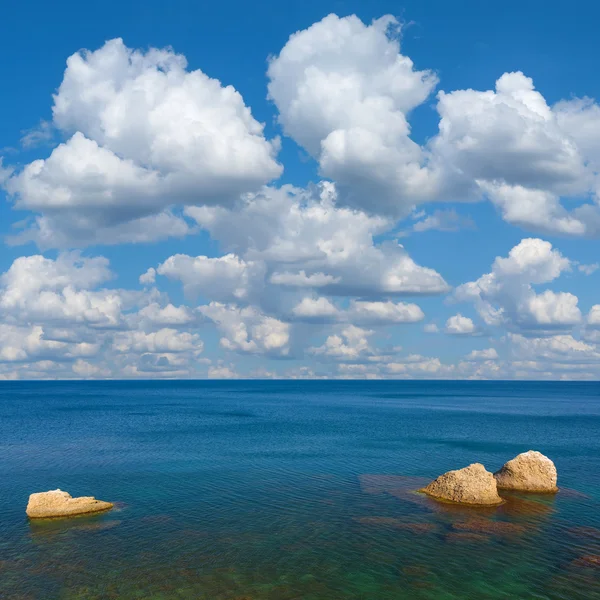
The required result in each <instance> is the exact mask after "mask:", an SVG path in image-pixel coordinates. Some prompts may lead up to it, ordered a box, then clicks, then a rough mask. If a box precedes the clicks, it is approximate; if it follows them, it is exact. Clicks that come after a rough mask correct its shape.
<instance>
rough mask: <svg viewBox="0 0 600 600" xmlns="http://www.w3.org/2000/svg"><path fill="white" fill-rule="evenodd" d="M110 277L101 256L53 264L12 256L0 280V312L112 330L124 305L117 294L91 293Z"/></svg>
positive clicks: (68, 257)
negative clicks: (11, 262) (10, 262)
mask: <svg viewBox="0 0 600 600" xmlns="http://www.w3.org/2000/svg"><path fill="white" fill-rule="evenodd" d="M111 277H112V273H111V271H110V269H109V267H108V261H107V260H106V259H105V258H103V257H97V258H83V257H81V256H80V255H79V254H77V253H71V254H62V255H59V256H58V258H57V259H56V260H52V259H49V258H44V257H43V256H40V255H35V256H22V257H20V258H17V259H16V260H15V261H14V262H13V264H12V265H11V267H10V268H9V269H8V271H6V273H4V274H3V275H2V276H1V277H0V311H2V312H4V313H5V314H7V315H13V316H16V317H18V318H19V319H21V320H23V321H40V322H50V321H56V320H64V321H68V322H71V323H87V324H88V325H92V326H96V327H115V326H118V325H119V324H120V322H121V318H122V315H121V311H122V309H123V308H125V307H126V305H127V304H129V302H128V300H127V294H124V293H123V292H120V291H119V290H98V291H92V290H90V289H87V288H94V287H96V286H98V285H99V284H100V283H104V282H106V281H107V280H109V279H110V278H111Z"/></svg>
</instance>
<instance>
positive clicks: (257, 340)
mask: <svg viewBox="0 0 600 600" xmlns="http://www.w3.org/2000/svg"><path fill="white" fill-rule="evenodd" d="M198 311H199V312H200V313H202V314H203V315H204V316H206V317H207V318H209V319H210V320H211V321H213V322H214V323H215V324H216V325H217V327H218V328H219V329H220V330H221V332H222V333H223V334H224V336H223V337H222V338H221V340H220V343H221V346H222V347H223V348H225V349H226V350H232V351H235V352H242V353H250V354H269V355H272V356H279V357H285V356H288V355H289V354H290V325H289V324H287V323H283V322H282V321H279V320H278V319H275V318H273V317H269V316H266V315H264V314H261V313H260V312H259V311H258V310H257V309H256V308H254V307H251V306H249V307H246V308H239V307H237V306H235V305H232V304H229V305H225V304H222V303H219V302H211V303H210V304H208V305H206V306H200V307H198Z"/></svg>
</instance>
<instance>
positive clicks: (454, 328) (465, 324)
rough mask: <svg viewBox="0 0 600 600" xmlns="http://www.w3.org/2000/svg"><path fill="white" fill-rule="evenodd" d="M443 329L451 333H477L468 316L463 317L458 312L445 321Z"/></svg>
mask: <svg viewBox="0 0 600 600" xmlns="http://www.w3.org/2000/svg"><path fill="white" fill-rule="evenodd" d="M445 331H446V333H449V334H451V335H473V334H474V333H477V327H475V323H473V321H472V320H471V319H469V317H463V316H462V315H461V314H460V313H459V314H457V315H454V316H453V317H450V318H449V319H448V320H447V321H446V328H445Z"/></svg>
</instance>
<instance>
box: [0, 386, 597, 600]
mask: <svg viewBox="0 0 600 600" xmlns="http://www.w3.org/2000/svg"><path fill="white" fill-rule="evenodd" d="M529 449H536V450H540V451H541V452H543V453H544V454H547V455H548V456H550V457H551V458H552V459H553V460H554V461H555V463H556V465H557V468H558V471H559V486H560V487H561V492H559V494H558V495H557V496H556V497H547V496H511V497H509V498H508V501H507V502H506V504H504V505H503V506H501V507H500V508H497V509H486V510H473V509H460V508H456V507H452V506H449V505H440V504H438V503H436V502H434V501H432V500H429V499H428V498H426V497H423V496H422V495H420V494H416V493H415V491H414V490H416V489H418V488H419V487H420V486H421V485H423V483H425V482H427V481H428V480H429V479H431V478H433V477H435V476H437V475H439V474H440V473H442V472H444V471H447V470H449V469H452V468H460V467H463V466H466V465H468V464H469V463H472V462H475V461H478V462H483V463H484V464H485V465H486V467H487V468H488V469H489V470H496V469H497V468H499V467H500V466H501V465H502V464H503V463H504V462H505V461H506V460H508V459H510V458H512V457H513V456H515V455H516V454H518V453H519V452H522V451H525V450H529ZM57 487H60V488H61V489H63V490H67V491H69V492H70V493H71V494H72V495H74V496H75V495H95V496H96V497H97V498H100V499H103V500H109V501H114V502H117V507H116V509H115V510H113V511H111V512H109V513H105V514H102V515H97V516H94V517H78V518H73V519H67V520H54V521H46V522H32V523H30V522H28V520H27V518H26V516H25V506H26V504H27V498H28V496H29V494H30V493H32V492H35V491H45V490H48V489H55V488H57ZM0 508H1V516H0V598H9V599H15V600H18V599H21V600H23V599H43V600H51V599H54V598H57V599H61V600H62V599H64V600H71V599H73V600H74V599H94V600H96V599H97V600H100V599H102V600H106V599H113V598H114V599H129V598H143V599H144V600H158V599H161V600H167V599H176V598H186V599H187V598H190V599H192V598H195V599H210V600H220V599H231V600H234V599H235V600H250V599H253V600H259V599H269V600H288V599H289V600H298V599H306V600H313V599H314V600H317V599H325V598H327V599H329V598H331V599H361V600H367V599H369V600H370V599H373V600H385V599H394V600H395V599H405V598H406V599H411V600H413V599H448V600H449V599H467V598H473V599H477V600H486V599H489V600H492V599H500V598H504V599H508V598H511V599H526V600H529V599H552V600H553V599H559V598H560V599H568V600H577V599H585V600H588V599H594V598H598V599H600V384H598V383H521V382H519V383H496V382H494V383H491V382H467V383H464V382H291V381H290V382H278V381H273V382H246V381H238V382H158V383H156V382H141V383H140V382H101V383H100V382H98V383H96V382H89V383H88V382H85V383H80V382H69V383H62V382H54V383H46V382H44V383H17V382H15V383H12V382H8V383H3V384H2V385H0Z"/></svg>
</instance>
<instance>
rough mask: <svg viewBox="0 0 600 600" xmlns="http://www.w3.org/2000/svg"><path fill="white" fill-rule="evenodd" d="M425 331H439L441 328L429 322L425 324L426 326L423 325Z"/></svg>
mask: <svg viewBox="0 0 600 600" xmlns="http://www.w3.org/2000/svg"><path fill="white" fill-rule="evenodd" d="M423 331H424V332H425V333H438V332H439V328H438V326H437V325H436V324H435V323H427V325H425V327H423Z"/></svg>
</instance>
